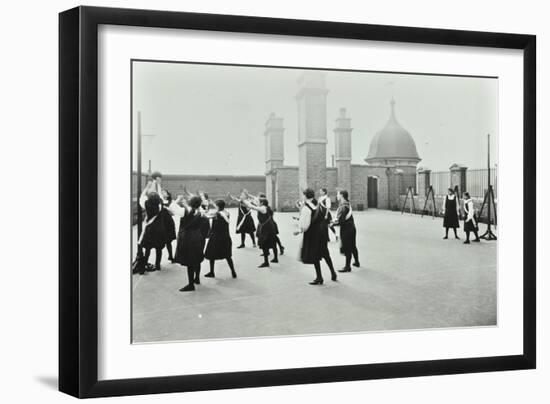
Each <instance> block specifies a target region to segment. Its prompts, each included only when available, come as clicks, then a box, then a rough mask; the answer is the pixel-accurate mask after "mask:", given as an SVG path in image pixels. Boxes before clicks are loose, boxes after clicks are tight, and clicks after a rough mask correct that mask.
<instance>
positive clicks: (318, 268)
mask: <svg viewBox="0 0 550 404" xmlns="http://www.w3.org/2000/svg"><path fill="white" fill-rule="evenodd" d="M313 266H314V268H315V280H316V281H322V280H323V275H322V274H321V264H320V262H319V261H317V262H315V264H313Z"/></svg>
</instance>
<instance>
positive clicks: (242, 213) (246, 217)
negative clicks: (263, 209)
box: [232, 191, 256, 248]
mask: <svg viewBox="0 0 550 404" xmlns="http://www.w3.org/2000/svg"><path fill="white" fill-rule="evenodd" d="M245 198H246V195H245V193H244V191H243V192H242V193H241V197H240V199H236V198H233V197H232V199H233V200H236V201H238V202H239V215H238V217H237V228H236V233H237V234H240V235H241V245H240V246H238V247H237V248H244V240H245V238H246V235H247V234H248V235H249V236H250V238H251V239H252V246H253V247H254V248H255V247H256V238H255V237H254V232H255V231H256V225H255V224H254V219H253V218H252V211H251V210H250V208H248V206H246V204H245V203H244V202H243V201H244V199H245Z"/></svg>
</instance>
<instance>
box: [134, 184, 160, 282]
mask: <svg viewBox="0 0 550 404" xmlns="http://www.w3.org/2000/svg"><path fill="white" fill-rule="evenodd" d="M153 189H154V183H153V182H152V181H150V182H149V183H148V184H147V186H146V187H145V189H144V190H143V192H142V193H141V196H140V198H139V204H140V205H141V207H142V208H143V209H144V210H145V221H144V224H143V230H142V232H141V235H140V237H139V239H138V248H139V251H140V253H139V255H141V254H142V251H143V250H145V254H144V255H143V262H142V265H140V266H139V268H138V270H137V272H139V273H140V274H141V275H143V274H144V273H145V269H147V270H148V271H160V269H161V268H160V260H161V258H162V249H163V247H164V227H163V225H162V221H161V220H160V219H159V212H160V210H161V205H162V200H161V198H160V196H159V194H157V193H156V192H155V191H153ZM152 249H155V253H156V256H155V266H154V267H149V266H148V261H149V256H150V254H151V250H152Z"/></svg>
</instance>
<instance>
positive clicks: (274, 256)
mask: <svg viewBox="0 0 550 404" xmlns="http://www.w3.org/2000/svg"><path fill="white" fill-rule="evenodd" d="M268 254H269V250H268ZM278 260H279V259H278V255H277V247H275V248H273V260H272V262H277V261H278Z"/></svg>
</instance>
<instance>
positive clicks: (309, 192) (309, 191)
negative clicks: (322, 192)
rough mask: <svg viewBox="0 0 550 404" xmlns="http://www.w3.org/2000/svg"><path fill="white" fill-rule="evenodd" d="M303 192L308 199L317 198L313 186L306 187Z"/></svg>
mask: <svg viewBox="0 0 550 404" xmlns="http://www.w3.org/2000/svg"><path fill="white" fill-rule="evenodd" d="M303 193H304V196H305V197H306V198H307V199H311V198H315V191H314V190H313V189H311V188H306V189H304V192H303Z"/></svg>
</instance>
